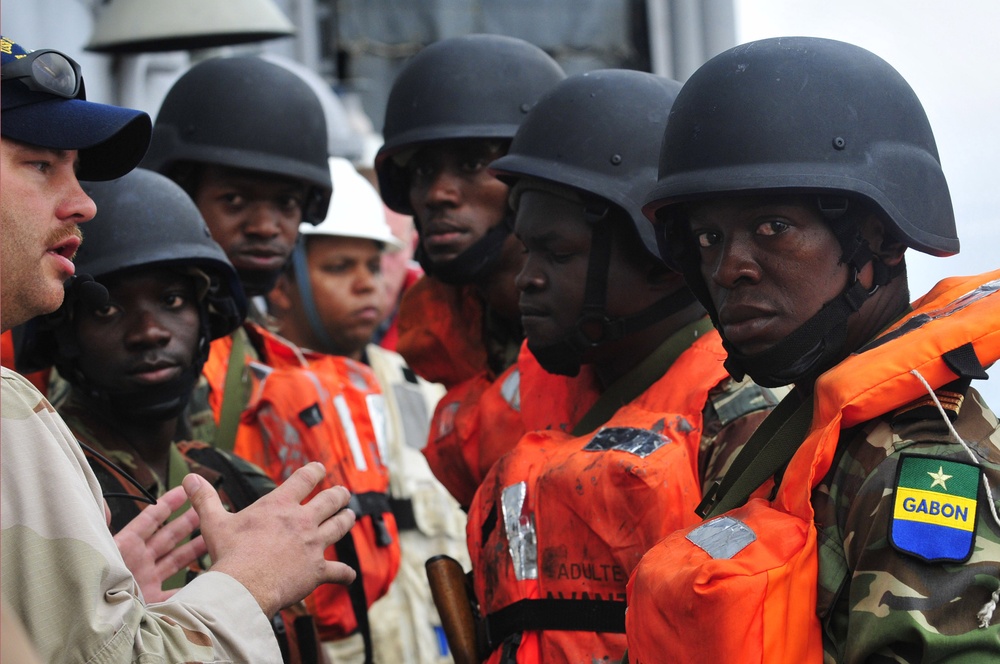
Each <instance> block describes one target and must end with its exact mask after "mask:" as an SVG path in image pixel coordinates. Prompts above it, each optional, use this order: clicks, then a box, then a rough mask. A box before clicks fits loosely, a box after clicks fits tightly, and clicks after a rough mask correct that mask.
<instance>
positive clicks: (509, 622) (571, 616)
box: [480, 599, 625, 652]
mask: <svg viewBox="0 0 1000 664" xmlns="http://www.w3.org/2000/svg"><path fill="white" fill-rule="evenodd" d="M480 631H481V632H482V636H483V642H485V643H486V644H487V648H488V652H493V651H494V650H496V649H497V648H499V647H500V646H501V645H502V644H503V642H504V641H505V640H506V639H507V638H508V637H510V636H512V635H514V634H519V633H521V632H526V631H563V632H610V633H614V634H624V633H625V602H619V601H614V600H601V599H522V600H520V601H519V602H514V603H513V604H511V605H509V606H505V607H504V608H502V609H500V610H499V611H495V612H494V613H491V614H489V615H487V616H486V617H485V618H483V619H482V621H480Z"/></svg>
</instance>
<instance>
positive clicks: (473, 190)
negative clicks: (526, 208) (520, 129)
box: [407, 141, 508, 263]
mask: <svg viewBox="0 0 1000 664" xmlns="http://www.w3.org/2000/svg"><path fill="white" fill-rule="evenodd" d="M502 154H503V151H502V149H501V147H500V145H499V144H498V143H496V142H488V141H449V142H443V143H436V144H432V145H429V146H426V147H423V148H421V149H420V150H418V151H417V152H416V154H414V155H413V157H411V158H410V160H409V161H408V162H407V172H408V175H409V181H410V191H409V196H410V205H411V206H412V208H413V210H414V213H415V214H414V216H415V218H416V220H417V222H418V226H419V228H420V242H421V245H422V247H423V249H424V251H425V252H426V253H427V255H428V257H430V259H431V260H432V261H433V262H435V263H441V262H446V261H450V260H452V259H454V258H456V257H457V256H458V255H459V254H461V253H462V252H463V251H465V250H466V249H468V248H469V247H470V246H471V245H472V244H473V243H474V242H476V241H477V240H479V239H480V238H482V237H483V235H485V234H486V231H488V230H489V229H490V228H493V227H494V226H496V225H497V224H499V223H500V222H501V221H502V220H503V218H504V215H505V214H506V213H507V191H508V190H507V185H505V184H504V183H503V182H501V181H500V180H497V179H496V178H495V177H493V175H492V174H490V171H489V168H488V167H489V165H490V163H492V162H493V160H494V159H497V158H498V157H500V156H501V155H502Z"/></svg>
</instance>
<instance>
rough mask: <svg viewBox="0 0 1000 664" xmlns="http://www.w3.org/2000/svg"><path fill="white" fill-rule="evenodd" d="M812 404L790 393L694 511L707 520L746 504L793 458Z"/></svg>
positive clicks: (811, 411)
mask: <svg viewBox="0 0 1000 664" xmlns="http://www.w3.org/2000/svg"><path fill="white" fill-rule="evenodd" d="M812 414H813V400H812V398H811V397H806V398H805V399H804V400H801V401H800V400H799V399H798V398H797V397H796V393H795V392H792V394H789V395H788V396H787V397H785V398H784V399H782V400H781V403H779V404H778V405H777V406H776V407H775V409H774V410H773V411H771V414H770V415H768V416H767V418H766V419H765V420H764V421H763V422H761V424H760V426H759V427H757V430H756V431H754V433H753V435H752V436H750V439H749V440H748V441H747V442H746V444H745V445H744V446H743V449H742V450H740V453H739V454H737V455H736V458H735V459H734V460H733V463H732V465H731V466H730V467H729V470H728V471H727V472H726V476H725V477H724V478H722V480H721V481H720V482H716V483H715V484H714V485H712V487H711V488H710V489H709V490H708V491H706V492H705V497H704V499H703V500H702V501H701V503H700V504H699V505H698V507H697V508H696V509H695V512H696V513H697V514H698V516H700V517H702V518H704V519H709V518H711V517H714V516H718V515H719V514H723V513H724V512H728V511H729V510H731V509H734V508H736V507H739V506H741V505H743V504H744V503H746V501H747V499H748V498H750V495H751V494H752V493H753V492H754V491H756V490H757V489H758V488H759V487H760V486H761V485H763V484H764V482H766V481H767V479H768V478H769V477H773V476H774V475H775V473H777V472H778V471H780V470H781V469H782V468H783V467H784V466H785V465H786V464H787V463H788V462H789V461H790V460H791V458H792V457H793V456H794V455H795V451H796V450H797V449H799V446H800V445H801V444H802V442H803V441H804V440H805V438H806V434H807V433H808V431H809V425H810V424H811V423H812Z"/></svg>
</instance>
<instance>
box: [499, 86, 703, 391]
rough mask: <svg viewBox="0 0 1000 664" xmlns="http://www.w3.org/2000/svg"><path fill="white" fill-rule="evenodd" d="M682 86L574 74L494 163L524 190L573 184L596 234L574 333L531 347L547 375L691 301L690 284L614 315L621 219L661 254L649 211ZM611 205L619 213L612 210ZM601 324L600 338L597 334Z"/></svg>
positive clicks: (568, 368)
mask: <svg viewBox="0 0 1000 664" xmlns="http://www.w3.org/2000/svg"><path fill="white" fill-rule="evenodd" d="M680 87H681V86H680V84H679V83H677V82H676V81H672V80H670V79H668V78H663V77H660V76H654V75H653V74H648V73H644V72H638V71H630V70H624V69H617V70H612V69H608V70H598V71H591V72H587V73H585V74H578V75H576V76H570V77H569V78H567V79H566V80H564V81H562V82H561V83H559V84H558V85H557V86H556V87H555V88H553V89H552V90H551V91H550V92H549V93H548V94H546V95H545V96H543V97H542V99H541V100H540V101H539V102H538V105H537V106H536V107H535V108H534V110H533V111H532V112H531V113H530V114H529V115H528V117H527V119H526V120H525V121H524V124H522V125H521V128H520V129H519V130H518V132H517V135H516V136H515V137H514V140H513V142H512V143H511V145H510V149H509V150H508V152H507V154H506V155H505V156H503V157H500V158H499V159H497V160H496V161H494V162H493V163H492V164H491V168H492V169H493V171H494V172H495V173H496V174H497V177H499V178H500V179H501V180H503V181H505V182H507V183H508V184H510V185H512V186H513V189H512V198H513V204H514V206H515V208H516V207H517V199H518V197H519V196H520V194H521V193H522V192H523V191H524V190H526V189H531V188H534V187H541V188H543V189H545V188H547V187H548V186H550V185H556V186H561V187H566V188H568V189H570V190H572V191H573V192H575V193H577V194H580V195H581V198H582V201H583V203H584V206H585V208H586V213H585V214H586V216H587V219H588V220H589V221H590V222H591V223H592V224H593V232H594V237H593V241H592V243H591V254H590V259H589V264H588V268H587V269H588V276H587V286H586V291H585V294H584V303H583V309H582V311H581V312H580V316H579V318H578V320H577V324H576V326H575V329H574V330H573V331H572V332H571V333H569V334H567V336H566V338H565V339H563V340H562V341H560V342H558V343H556V344H553V345H552V346H550V347H545V348H540V347H538V346H537V345H533V344H532V343H531V340H530V338H529V341H528V345H529V347H530V348H531V351H532V353H533V354H534V355H535V357H536V358H537V359H538V360H539V362H540V363H541V364H542V366H544V367H545V368H546V369H547V370H548V371H550V372H553V373H560V374H567V375H575V374H576V373H577V372H578V371H579V369H580V364H581V361H582V360H583V355H584V353H585V352H586V351H588V350H589V349H592V348H596V347H597V346H600V345H602V344H605V343H609V342H611V341H616V340H618V339H621V338H622V337H624V336H627V335H629V334H633V333H635V332H637V331H639V330H641V329H643V328H645V327H647V326H649V325H651V324H653V323H656V322H659V321H660V320H663V319H664V318H667V317H668V316H670V315H671V314H673V313H675V312H677V311H678V310H679V309H681V308H683V307H685V306H688V305H690V304H691V303H692V302H694V296H693V295H692V294H691V293H690V291H688V290H687V289H686V288H682V289H680V290H679V291H677V292H676V293H674V294H671V295H668V296H667V297H665V298H663V299H661V300H660V301H658V302H656V303H654V304H653V305H651V306H650V307H648V308H646V309H644V310H643V311H640V312H638V313H634V314H631V315H629V316H625V317H620V318H614V319H612V318H609V317H608V315H607V313H606V311H605V309H606V301H607V274H608V265H609V263H610V260H611V237H612V228H611V225H612V224H614V223H626V224H629V226H630V227H631V230H632V232H633V233H634V234H635V235H636V236H638V238H639V240H640V241H641V246H643V247H645V249H646V251H647V252H648V254H649V257H648V258H647V259H649V260H657V261H658V260H659V254H658V252H657V244H656V238H655V236H654V233H653V228H652V226H651V225H650V224H649V221H648V220H647V219H646V218H645V217H644V216H643V214H642V204H643V202H644V200H645V196H646V194H647V193H648V192H649V188H650V187H651V186H652V185H653V184H655V182H656V173H657V164H658V162H659V142H660V139H661V137H662V135H663V129H664V127H665V126H666V124H667V117H668V114H669V113H670V107H671V104H673V102H674V98H675V97H676V96H677V92H678V90H680ZM609 204H610V206H613V207H614V209H615V210H617V211H618V212H617V213H612V214H609ZM595 330H597V331H598V332H597V334H596V336H595Z"/></svg>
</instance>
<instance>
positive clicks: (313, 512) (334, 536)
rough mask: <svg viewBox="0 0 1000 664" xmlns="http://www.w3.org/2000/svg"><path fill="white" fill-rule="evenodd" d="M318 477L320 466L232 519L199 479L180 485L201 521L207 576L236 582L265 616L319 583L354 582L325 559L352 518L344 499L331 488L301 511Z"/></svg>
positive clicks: (320, 476)
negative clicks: (208, 561)
mask: <svg viewBox="0 0 1000 664" xmlns="http://www.w3.org/2000/svg"><path fill="white" fill-rule="evenodd" d="M324 475H325V470H324V468H323V465H322V464H319V463H310V464H308V465H306V466H303V467H302V468H299V469H298V470H297V471H295V473H294V474H292V476H291V477H289V478H288V479H287V480H286V481H285V482H284V483H283V484H282V485H281V486H279V487H278V488H277V489H275V490H274V491H272V492H271V493H269V494H267V495H266V496H264V497H263V498H261V499H260V500H258V501H257V502H255V503H253V504H252V505H250V506H249V507H246V508H245V509H243V510H241V511H239V512H236V513H235V514H233V513H230V512H227V511H226V510H225V508H223V506H222V503H221V502H220V501H219V495H218V494H217V493H216V491H215V489H214V488H213V487H212V486H211V485H210V484H209V483H208V482H207V481H206V480H205V479H203V478H201V477H199V476H198V475H188V476H187V477H185V478H184V490H185V491H186V492H187V495H188V499H189V500H190V501H191V505H192V506H193V507H194V509H195V511H196V512H197V513H198V516H199V517H201V532H202V535H203V536H204V538H205V542H206V543H207V544H208V552H209V554H210V555H211V556H212V570H213V571H216V572H225V573H226V574H228V575H230V576H231V577H233V578H234V579H236V580H237V581H239V582H240V583H242V584H243V585H244V586H245V587H246V589H247V590H249V591H250V594H252V595H253V596H254V599H256V600H257V603H258V604H260V607H261V609H262V610H263V611H264V614H265V615H267V616H268V617H271V616H273V615H274V614H275V613H276V612H277V611H278V610H279V609H282V608H284V607H286V606H288V605H289V604H292V603H294V602H297V601H299V600H300V599H302V598H303V597H305V596H306V595H308V594H309V593H311V592H312V591H313V590H314V589H315V588H316V586H318V585H319V584H321V583H341V584H345V585H346V584H349V583H351V582H352V581H353V580H354V577H355V572H354V570H353V569H351V568H350V567H348V566H347V565H345V564H343V563H340V562H334V561H330V560H326V558H325V557H324V555H323V553H324V551H325V550H326V549H327V547H329V546H330V545H332V544H334V543H335V542H337V541H338V540H340V539H341V538H342V537H344V535H346V534H347V532H348V531H349V530H350V529H351V526H353V525H354V518H355V515H354V513H353V512H352V511H351V510H349V509H347V501H348V500H350V497H351V494H350V492H348V491H347V489H345V488H343V487H333V488H331V489H325V490H323V491H320V492H319V493H318V494H316V495H315V496H314V497H313V498H312V500H310V501H309V502H307V503H305V504H304V505H303V504H302V501H303V500H305V498H306V496H308V495H309V494H310V493H311V492H312V490H313V489H314V488H315V487H316V485H317V484H318V483H319V482H320V480H322V479H323V477H324Z"/></svg>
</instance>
